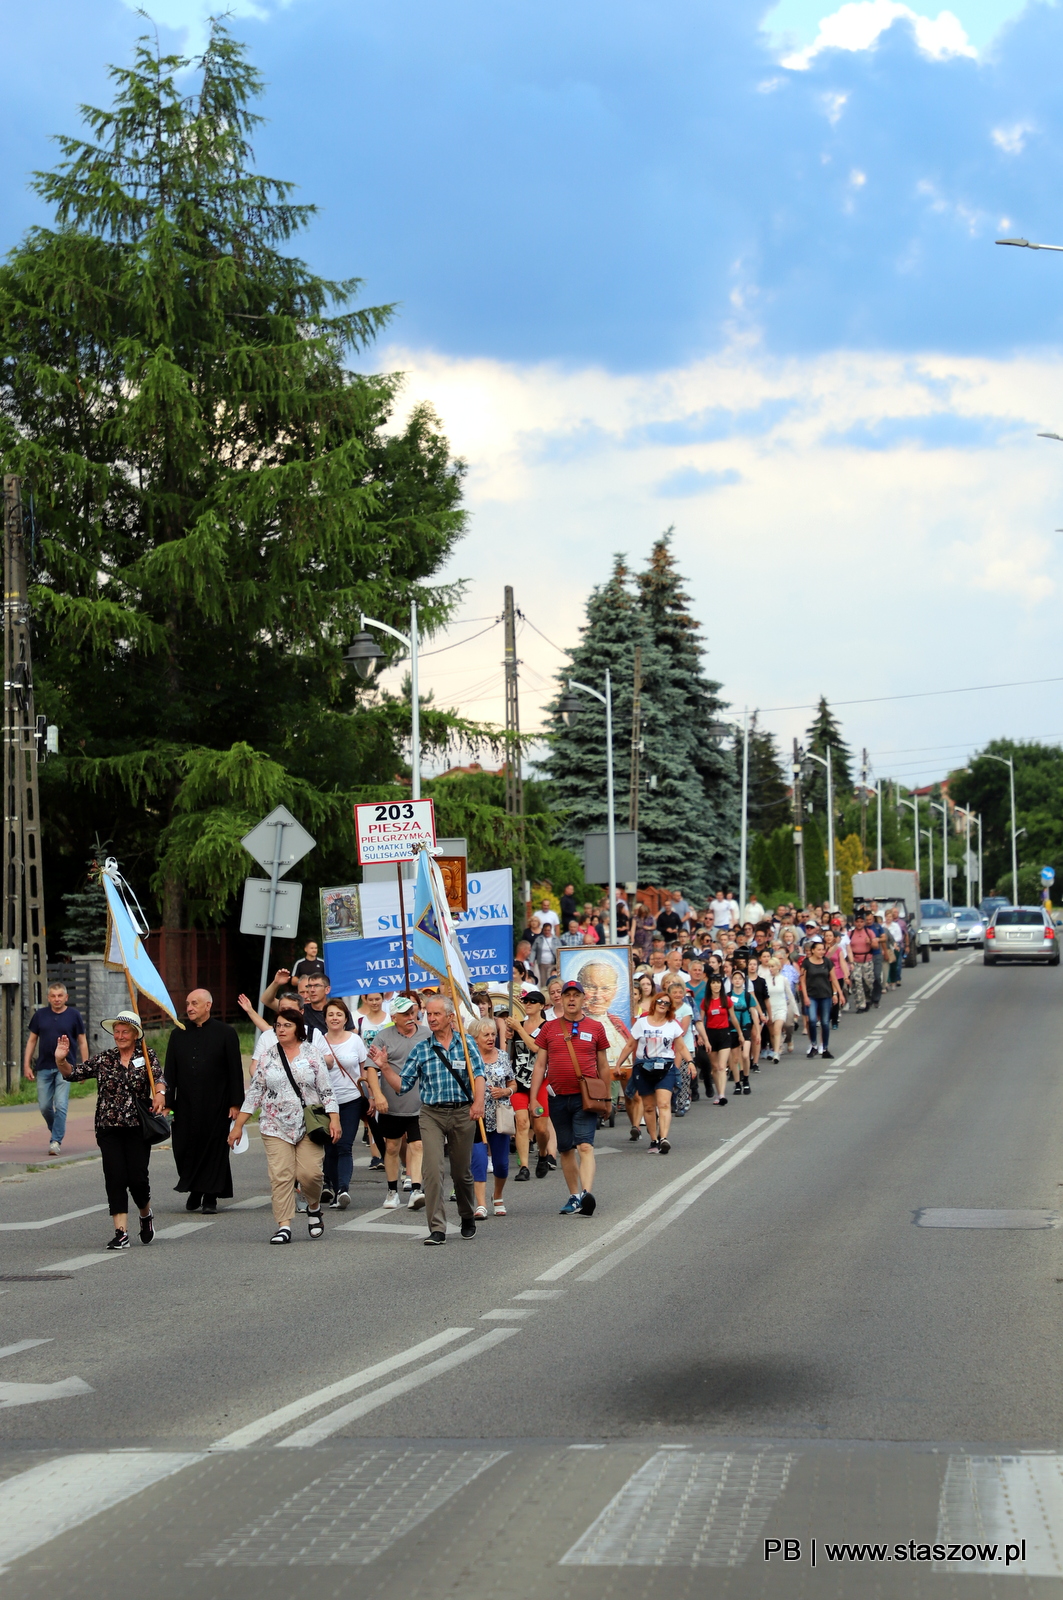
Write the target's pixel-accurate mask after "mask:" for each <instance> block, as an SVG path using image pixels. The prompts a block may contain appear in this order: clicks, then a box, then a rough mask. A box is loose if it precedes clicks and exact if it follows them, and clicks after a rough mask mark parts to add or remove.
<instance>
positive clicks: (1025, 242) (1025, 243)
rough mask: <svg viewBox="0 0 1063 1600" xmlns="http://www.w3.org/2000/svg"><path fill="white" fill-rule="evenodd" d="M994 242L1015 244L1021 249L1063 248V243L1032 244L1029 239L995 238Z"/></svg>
mask: <svg viewBox="0 0 1063 1600" xmlns="http://www.w3.org/2000/svg"><path fill="white" fill-rule="evenodd" d="M993 243H994V244H1014V245H1018V247H1019V249H1020V250H1063V244H1031V243H1030V241H1029V239H994V240H993Z"/></svg>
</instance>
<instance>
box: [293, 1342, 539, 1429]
mask: <svg viewBox="0 0 1063 1600" xmlns="http://www.w3.org/2000/svg"><path fill="white" fill-rule="evenodd" d="M519 1332H520V1329H519V1328H494V1329H493V1330H492V1331H491V1332H490V1333H485V1334H483V1335H482V1337H481V1338H479V1339H474V1340H473V1341H472V1343H471V1344H464V1345H462V1347H461V1349H460V1350H451V1352H450V1353H449V1355H445V1356H440V1358H439V1360H438V1361H430V1362H429V1363H428V1365H427V1366H426V1367H419V1368H418V1370H417V1371H416V1372H409V1373H407V1374H406V1376H405V1377H404V1378H396V1379H395V1381H394V1382H393V1383H386V1384H385V1385H384V1387H383V1388H382V1389H377V1391H376V1392H375V1394H366V1395H362V1397H361V1399H360V1400H352V1401H351V1403H350V1405H347V1406H341V1407H340V1408H339V1410H338V1411H330V1412H329V1414H328V1416H326V1417H321V1418H319V1420H318V1421H317V1422H312V1423H311V1424H310V1426H309V1427H308V1428H300V1430H299V1432H298V1433H293V1434H292V1435H291V1437H290V1438H288V1439H279V1440H278V1441H277V1444H276V1446H275V1448H276V1449H278V1450H286V1449H287V1450H305V1449H306V1448H307V1447H308V1446H310V1445H313V1444H320V1442H321V1440H322V1439H327V1438H328V1437H329V1436H330V1434H333V1433H338V1432H339V1431H340V1429H341V1428H344V1427H346V1425H347V1423H348V1422H356V1421H357V1420H358V1418H359V1417H364V1416H365V1415H366V1414H367V1413H368V1412H370V1411H376V1410H377V1409H378V1408H379V1407H380V1406H386V1405H387V1404H388V1403H389V1401H391V1400H396V1399H398V1397H399V1396H400V1395H403V1394H408V1393H409V1392H410V1390H411V1389H419V1388H420V1387H421V1385H422V1384H425V1383H431V1382H432V1380H433V1378H436V1377H438V1376H439V1375H440V1373H443V1372H449V1371H450V1370H451V1369H452V1368H453V1367H460V1366H461V1365H462V1364H463V1363H464V1362H466V1361H473V1360H475V1358H476V1357H477V1356H479V1355H483V1353H484V1351H485V1350H490V1349H492V1348H493V1346H495V1345H496V1344H501V1343H502V1341H503V1339H512V1338H513V1336H514V1334H517V1333H519Z"/></svg>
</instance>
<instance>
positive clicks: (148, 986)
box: [103, 862, 184, 1028]
mask: <svg viewBox="0 0 1063 1600" xmlns="http://www.w3.org/2000/svg"><path fill="white" fill-rule="evenodd" d="M113 870H114V875H113V876H112V870H111V863H110V862H108V868H107V869H105V870H104V872H103V888H104V893H105V894H106V896H107V965H108V966H109V967H121V968H122V969H123V970H124V971H125V972H126V973H127V975H128V977H129V979H130V981H131V982H132V984H133V985H134V987H135V988H136V989H137V990H138V991H139V992H140V993H141V994H143V995H146V996H147V998H148V999H149V1000H154V1002H155V1004H156V1005H157V1006H158V1007H159V1008H160V1009H161V1010H162V1011H165V1013H166V1015H167V1016H168V1017H172V1018H173V1020H174V1022H176V1023H177V1026H178V1027H179V1028H183V1027H184V1023H183V1022H180V1021H179V1020H178V1017H177V1012H176V1010H175V1009H174V1003H173V1001H172V1000H171V999H170V996H169V993H168V991H167V988H166V985H165V984H164V983H163V981H162V979H161V978H160V976H159V974H158V973H157V972H156V970H155V967H154V964H153V963H152V961H151V959H150V957H149V955H148V952H147V951H146V950H145V948H144V944H143V939H142V935H141V932H140V930H139V928H138V926H137V924H136V922H135V921H134V919H133V916H132V914H131V912H130V910H129V907H128V906H127V904H126V902H125V898H124V896H123V894H122V890H121V888H120V887H119V885H120V884H121V883H122V879H121V878H120V876H119V875H118V873H117V869H113Z"/></svg>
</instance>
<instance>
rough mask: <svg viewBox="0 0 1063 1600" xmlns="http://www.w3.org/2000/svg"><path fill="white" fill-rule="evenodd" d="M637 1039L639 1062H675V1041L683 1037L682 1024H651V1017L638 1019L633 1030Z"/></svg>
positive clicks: (633, 1035)
mask: <svg viewBox="0 0 1063 1600" xmlns="http://www.w3.org/2000/svg"><path fill="white" fill-rule="evenodd" d="M631 1034H632V1037H633V1038H635V1039H637V1040H638V1041H639V1042H638V1047H637V1049H636V1051H635V1059H636V1060H637V1061H674V1060H675V1041H676V1040H677V1039H679V1038H681V1037H682V1034H683V1024H682V1023H681V1022H651V1021H650V1019H649V1017H637V1018H636V1019H635V1022H634V1024H633V1025H632V1029H631Z"/></svg>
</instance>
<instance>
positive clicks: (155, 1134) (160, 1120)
mask: <svg viewBox="0 0 1063 1600" xmlns="http://www.w3.org/2000/svg"><path fill="white" fill-rule="evenodd" d="M144 1066H145V1068H146V1070H147V1074H148V1086H149V1088H150V1090H151V1099H152V1100H154V1099H155V1079H154V1077H153V1076H152V1071H151V1063H150V1061H149V1060H148V1058H147V1056H145V1057H144ZM135 1104H136V1108H137V1116H138V1117H139V1118H140V1131H141V1133H142V1134H143V1135H144V1137H145V1139H146V1140H147V1141H148V1143H149V1144H164V1143H165V1142H166V1140H167V1139H168V1138H169V1137H170V1119H169V1117H167V1116H164V1115H163V1114H162V1113H161V1112H158V1111H153V1110H152V1109H151V1103H150V1101H149V1103H148V1104H147V1105H145V1104H144V1102H143V1101H142V1100H136V1101H135Z"/></svg>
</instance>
